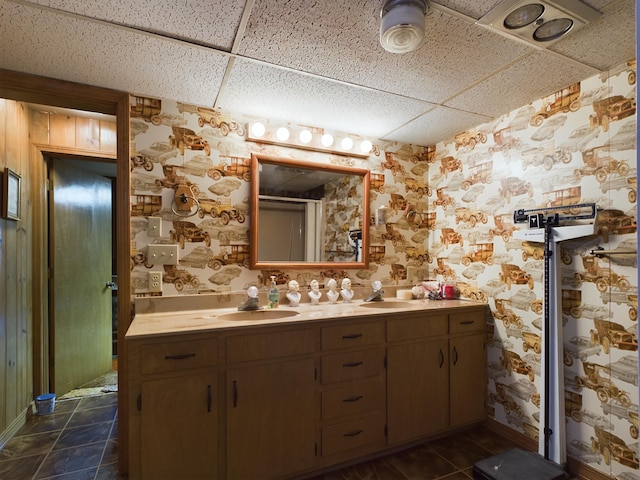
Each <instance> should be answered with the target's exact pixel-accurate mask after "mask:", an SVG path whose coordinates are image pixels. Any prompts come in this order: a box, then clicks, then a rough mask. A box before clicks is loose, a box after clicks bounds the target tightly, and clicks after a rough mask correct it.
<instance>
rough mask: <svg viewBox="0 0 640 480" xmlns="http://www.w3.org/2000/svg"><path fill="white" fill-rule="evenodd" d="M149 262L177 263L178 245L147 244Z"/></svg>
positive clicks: (154, 263) (153, 263)
mask: <svg viewBox="0 0 640 480" xmlns="http://www.w3.org/2000/svg"><path fill="white" fill-rule="evenodd" d="M147 263H150V264H152V265H177V264H178V245H147Z"/></svg>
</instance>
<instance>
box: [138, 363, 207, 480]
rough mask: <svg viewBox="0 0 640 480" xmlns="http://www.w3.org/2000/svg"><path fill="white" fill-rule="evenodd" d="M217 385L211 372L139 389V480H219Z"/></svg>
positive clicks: (152, 383)
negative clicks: (140, 478) (140, 471)
mask: <svg viewBox="0 0 640 480" xmlns="http://www.w3.org/2000/svg"><path fill="white" fill-rule="evenodd" d="M217 386H218V376H217V374H216V373H201V374H195V375H188V376H183V377H176V378H169V379H161V380H153V381H147V382H144V383H143V384H142V385H141V403H140V422H141V424H140V431H141V436H142V438H141V443H142V445H141V446H140V447H141V462H142V464H141V470H142V479H143V480H144V479H148V480H164V479H166V480H176V479H181V480H202V479H207V480H215V479H216V478H218V405H217V404H216V402H217V399H218V396H217V393H216V392H217Z"/></svg>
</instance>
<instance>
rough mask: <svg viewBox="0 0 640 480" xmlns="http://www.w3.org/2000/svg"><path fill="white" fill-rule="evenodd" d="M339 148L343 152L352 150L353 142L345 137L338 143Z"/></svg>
mask: <svg viewBox="0 0 640 480" xmlns="http://www.w3.org/2000/svg"><path fill="white" fill-rule="evenodd" d="M340 146H341V147H342V149H343V150H351V149H352V148H353V140H352V139H350V138H349V137H345V138H343V139H342V142H340Z"/></svg>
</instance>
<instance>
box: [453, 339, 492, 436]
mask: <svg viewBox="0 0 640 480" xmlns="http://www.w3.org/2000/svg"><path fill="white" fill-rule="evenodd" d="M485 340H486V335H485V334H479V335H469V336H465V337H455V338H452V339H451V344H450V345H451V352H450V359H451V426H452V427H457V426H461V425H466V424H470V423H475V422H480V421H482V420H484V419H485V418H486V404H485V401H486V398H487V358H486V357H487V352H486V349H485Z"/></svg>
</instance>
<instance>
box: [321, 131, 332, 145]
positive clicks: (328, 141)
mask: <svg viewBox="0 0 640 480" xmlns="http://www.w3.org/2000/svg"><path fill="white" fill-rule="evenodd" d="M320 143H322V146H323V147H327V148H328V147H330V146H331V145H333V135H331V134H330V133H325V134H324V135H322V139H321V140H320Z"/></svg>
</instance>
